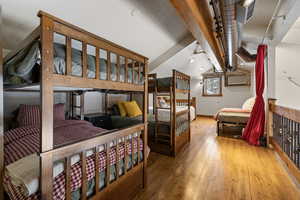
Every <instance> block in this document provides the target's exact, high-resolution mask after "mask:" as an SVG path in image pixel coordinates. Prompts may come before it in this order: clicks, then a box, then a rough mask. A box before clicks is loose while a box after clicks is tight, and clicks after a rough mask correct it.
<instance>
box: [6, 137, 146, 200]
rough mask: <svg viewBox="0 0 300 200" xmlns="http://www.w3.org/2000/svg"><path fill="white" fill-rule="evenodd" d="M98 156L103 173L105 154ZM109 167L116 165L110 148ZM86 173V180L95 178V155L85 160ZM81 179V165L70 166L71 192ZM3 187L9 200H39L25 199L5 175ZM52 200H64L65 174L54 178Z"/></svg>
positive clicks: (122, 149) (114, 150)
mask: <svg viewBox="0 0 300 200" xmlns="http://www.w3.org/2000/svg"><path fill="white" fill-rule="evenodd" d="M124 147H125V145H124V144H122V145H120V146H119V152H118V155H119V159H123V158H124V156H125V151H124V150H125V148H124ZM14 148H15V150H16V151H17V152H18V153H19V154H22V153H21V152H20V151H19V150H22V149H23V148H24V146H23V147H17V146H15V147H14ZM142 150H143V141H142V140H141V139H140V151H142ZM127 152H128V154H131V142H128V143H127ZM133 152H134V153H136V152H137V139H134V141H133ZM18 153H17V154H18ZM98 156H99V171H100V172H101V171H104V170H105V169H106V152H104V151H101V152H99V154H98ZM109 156H110V165H114V164H116V159H117V157H116V148H115V147H112V148H111V150H110V152H109ZM86 161H87V162H86V164H87V165H86V172H87V178H88V180H91V179H92V178H93V177H95V154H93V155H91V156H89V157H87V160H86ZM81 177H82V171H81V163H80V162H77V163H75V164H74V165H72V166H71V191H75V190H76V189H78V188H80V187H81ZM3 183H4V185H5V189H6V192H7V193H8V195H9V197H10V198H11V200H37V199H39V194H38V193H36V194H33V195H31V196H30V197H25V196H23V195H22V193H21V192H20V189H19V188H17V187H15V186H14V185H13V184H12V183H11V180H10V177H8V176H7V175H5V176H4V182H3ZM53 199H54V200H63V199H65V174H64V173H61V174H59V175H58V176H56V177H55V178H54V181H53Z"/></svg>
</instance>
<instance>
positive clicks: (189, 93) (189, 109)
mask: <svg viewBox="0 0 300 200" xmlns="http://www.w3.org/2000/svg"><path fill="white" fill-rule="evenodd" d="M188 84H189V88H188V90H189V92H188V114H189V116H188V120H189V142H191V78H189V80H188Z"/></svg>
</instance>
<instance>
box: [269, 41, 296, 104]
mask: <svg viewBox="0 0 300 200" xmlns="http://www.w3.org/2000/svg"><path fill="white" fill-rule="evenodd" d="M299 52H300V45H296V44H285V43H281V44H280V45H278V46H277V47H276V76H275V77H276V78H275V84H276V85H275V94H276V99H277V102H276V103H277V104H278V105H282V106H287V107H290V108H295V109H300V87H299V86H296V85H295V84H294V83H292V82H291V81H289V80H288V77H292V79H293V80H294V81H295V82H296V83H299V84H300V74H299V65H300V59H299V55H300V54H299Z"/></svg>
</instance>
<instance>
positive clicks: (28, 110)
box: [17, 104, 40, 126]
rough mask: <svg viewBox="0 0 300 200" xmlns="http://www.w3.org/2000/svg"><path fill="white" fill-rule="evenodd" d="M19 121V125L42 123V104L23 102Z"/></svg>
mask: <svg viewBox="0 0 300 200" xmlns="http://www.w3.org/2000/svg"><path fill="white" fill-rule="evenodd" d="M17 121H18V124H19V126H36V125H39V124H40V106H39V105H25V104H21V105H20V109H19V113H18V117H17Z"/></svg>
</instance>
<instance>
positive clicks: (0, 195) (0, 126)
mask: <svg viewBox="0 0 300 200" xmlns="http://www.w3.org/2000/svg"><path fill="white" fill-rule="evenodd" d="M1 14H2V12H1V5H0V27H1V25H2V18H1ZM2 51H3V49H2V32H0V147H1V150H0V165H1V169H0V170H1V172H0V178H1V181H2V183H3V173H4V142H3V140H4V138H3V137H4V135H3V132H4V123H3V120H4V113H3V66H2V65H3V55H2ZM0 199H4V189H3V184H1V186H0Z"/></svg>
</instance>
